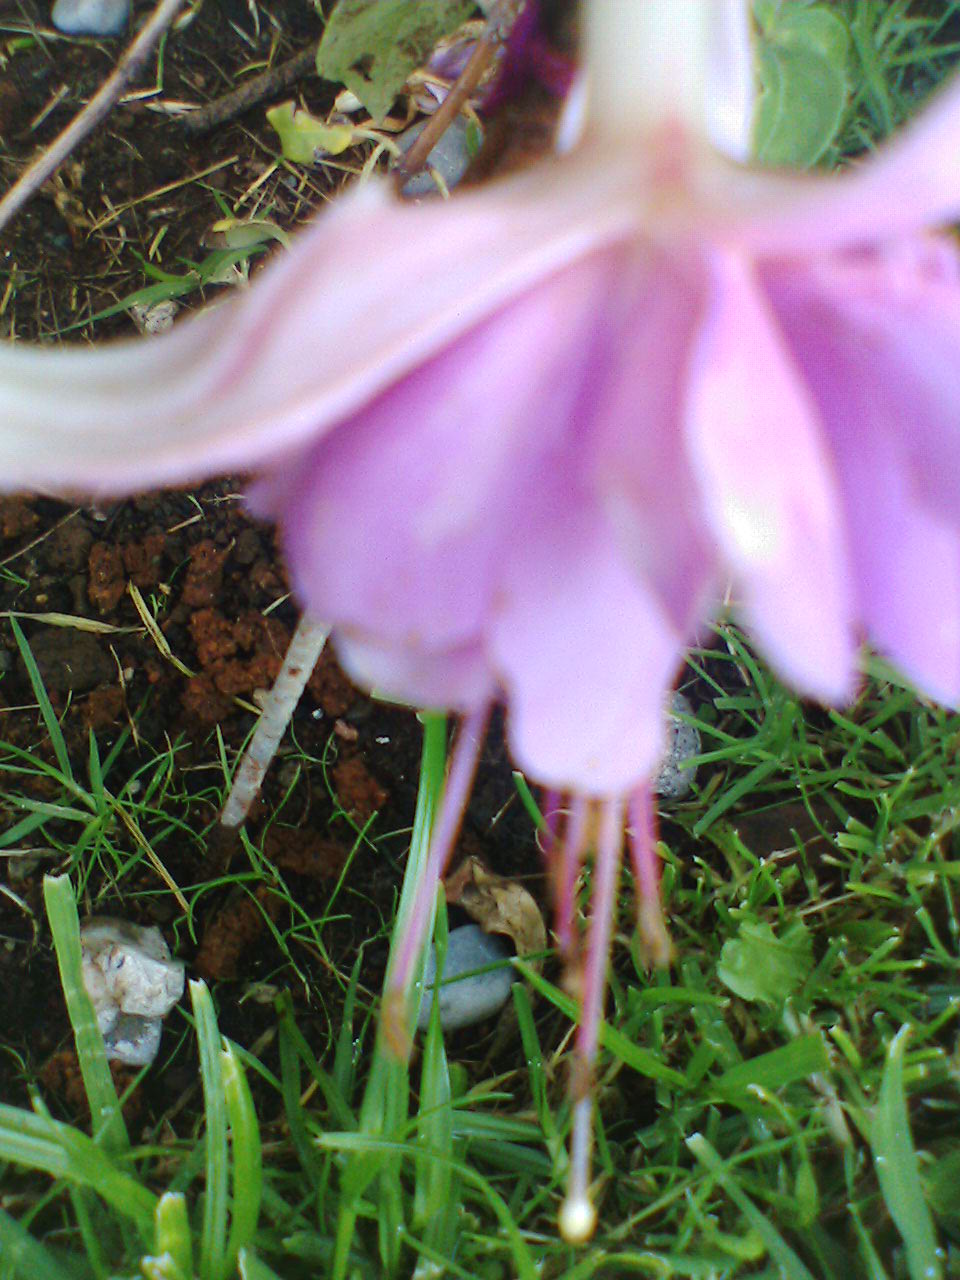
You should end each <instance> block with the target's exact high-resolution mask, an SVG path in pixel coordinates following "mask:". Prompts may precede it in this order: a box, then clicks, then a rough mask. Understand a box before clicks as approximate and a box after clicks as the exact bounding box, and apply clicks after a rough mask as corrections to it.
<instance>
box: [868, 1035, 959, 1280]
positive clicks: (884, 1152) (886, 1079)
mask: <svg viewBox="0 0 960 1280" xmlns="http://www.w3.org/2000/svg"><path fill="white" fill-rule="evenodd" d="M908 1034H909V1028H907V1027H901V1029H900V1030H899V1031H898V1032H897V1034H896V1035H895V1036H894V1037H893V1039H892V1040H891V1041H890V1048H889V1049H888V1050H887V1062H886V1066H885V1067H884V1069H883V1080H882V1081H881V1083H880V1095H879V1097H878V1098H877V1105H876V1107H875V1108H874V1113H873V1124H872V1126H871V1132H870V1146H871V1147H872V1148H873V1165H874V1168H875V1169H876V1172H877V1181H878V1182H879V1183H880V1190H881V1191H882V1192H883V1198H884V1200H885V1201H886V1204H887V1208H888V1209H889V1211H890V1217H891V1218H892V1219H893V1221H894V1223H895V1224H896V1227H897V1230H898V1231H899V1232H900V1234H901V1236H902V1237H903V1242H904V1244H905V1245H906V1247H907V1269H908V1270H909V1272H910V1277H911V1280H940V1277H942V1275H943V1266H942V1263H941V1260H940V1255H939V1253H938V1250H937V1234H936V1231H935V1230H934V1226H933V1216H932V1215H931V1213H930V1207H929V1205H928V1204H927V1201H926V1198H925V1197H924V1194H923V1186H922V1184H921V1182H920V1166H919V1163H918V1161H917V1153H916V1151H915V1149H914V1146H913V1139H912V1138H911V1136H910V1118H909V1116H908V1115H907V1097H906V1093H905V1092H904V1087H903V1055H904V1050H905V1048H906V1043H907V1036H908Z"/></svg>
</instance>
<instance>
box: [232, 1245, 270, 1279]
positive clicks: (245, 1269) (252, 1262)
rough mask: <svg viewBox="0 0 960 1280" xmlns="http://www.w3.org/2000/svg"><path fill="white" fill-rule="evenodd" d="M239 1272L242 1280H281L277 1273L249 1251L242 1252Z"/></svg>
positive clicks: (238, 1264) (238, 1267)
mask: <svg viewBox="0 0 960 1280" xmlns="http://www.w3.org/2000/svg"><path fill="white" fill-rule="evenodd" d="M237 1270H238V1271H239V1272H240V1280H280V1277H279V1276H278V1275H277V1273H276V1271H274V1270H273V1268H272V1267H268V1266H267V1264H266V1263H265V1262H261V1261H260V1259H259V1258H258V1257H257V1256H256V1254H255V1253H253V1252H251V1251H250V1250H249V1249H241V1250H240V1257H239V1258H238V1259H237Z"/></svg>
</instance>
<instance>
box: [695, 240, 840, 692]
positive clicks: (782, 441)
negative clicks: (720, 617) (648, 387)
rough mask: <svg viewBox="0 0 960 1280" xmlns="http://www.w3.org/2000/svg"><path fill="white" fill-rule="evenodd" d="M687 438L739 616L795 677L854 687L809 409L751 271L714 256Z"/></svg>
mask: <svg viewBox="0 0 960 1280" xmlns="http://www.w3.org/2000/svg"><path fill="white" fill-rule="evenodd" d="M685 435H686V440H687V446H688V449H689V451H690V458H691V463H692V465H693V468H694V470H695V472H696V474H697V477H698V480H699V482H700V489H701V495H702V501H703V506H704V510H705V513H706V515H707V517H708V519H709V520H710V522H711V525H712V527H713V531H714V534H715V536H716V538H717V541H718V543H719V545H720V547H721V549H722V551H723V552H724V554H725V556H726V558H727V561H728V563H729V564H730V566H731V568H732V570H733V573H734V578H735V585H736V588H737V591H738V594H739V596H740V598H741V600H742V608H743V613H744V615H745V617H746V619H747V621H748V622H749V625H750V626H751V628H752V629H753V630H754V631H755V632H756V634H757V636H758V638H759V640H760V642H761V644H762V646H763V647H764V648H765V649H766V651H767V655H768V657H769V658H770V659H771V661H772V662H773V663H774V665H775V666H776V667H777V668H778V669H779V670H780V672H781V674H782V675H783V676H784V677H785V678H786V679H787V680H789V681H790V682H791V683H793V684H795V685H797V686H799V687H800V688H801V689H803V690H804V691H805V692H807V693H810V694H813V695H814V696H816V697H819V698H823V699H826V700H828V701H833V700H842V699H844V698H846V697H848V696H849V695H850V693H851V691H852V678H853V661H854V647H853V643H852V638H851V622H852V619H851V614H850V606H851V602H850V589H849V584H848V572H847V564H846V548H845V546H844V538H843V521H842V516H841V511H840V506H839V502H838V491H837V485H836V479H835V477H834V475H833V474H832V470H831V463H830V459H829V456H828V455H827V453H826V451H825V449H824V447H823V442H822V440H821V438H820V423H819V421H818V417H817V412H816V406H815V404H814V402H813V400H812V398H811V396H810V394H809V392H808V391H807V388H806V386H805V385H804V382H803V379H802V377H801V376H800V373H799V370H798V369H797V368H795V367H794V365H793V363H792V361H791V358H790V354H789V352H788V351H787V349H786V347H785V346H784V343H783V340H782V337H781V335H780V333H779V331H778V329H777V325H776V320H775V317H774V315H773V314H772V313H771V311H770V310H769V307H768V305H767V303H766V302H765V300H764V298H763V297H762V295H761V294H760V292H759V291H758V289H757V287H756V284H755V282H754V280H753V278H752V276H751V273H750V271H749V269H748V268H747V267H746V266H745V265H744V264H743V263H742V262H741V261H740V260H739V259H737V258H735V257H733V256H732V255H730V256H718V257H717V258H716V260H715V261H714V263H713V266H712V289H711V298H710V302H709V305H708V307H707V310H706V313H705V316H704V321H703V325H702V330H701V333H700V336H699V339H698V342H697V346H696V349H695V351H694V353H693V357H692V360H691V367H690V381H689V394H688V400H687V404H686V423H685Z"/></svg>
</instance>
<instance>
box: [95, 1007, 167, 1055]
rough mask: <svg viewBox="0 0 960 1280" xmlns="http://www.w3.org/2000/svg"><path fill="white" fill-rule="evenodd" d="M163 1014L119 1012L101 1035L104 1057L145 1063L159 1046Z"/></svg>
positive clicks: (156, 1051)
mask: <svg viewBox="0 0 960 1280" xmlns="http://www.w3.org/2000/svg"><path fill="white" fill-rule="evenodd" d="M162 1031H163V1019H162V1018H145V1017H143V1016H142V1015H140V1014H137V1013H121V1014H120V1016H119V1017H118V1018H117V1020H116V1022H115V1023H114V1024H113V1026H112V1027H111V1028H110V1030H109V1031H105V1032H104V1035H103V1043H104V1046H105V1048H106V1050H107V1057H108V1058H111V1059H112V1060H113V1061H114V1062H122V1063H123V1064H124V1065H125V1066H127V1067H148V1066H149V1065H150V1063H151V1062H152V1061H153V1060H154V1058H155V1057H156V1056H157V1053H158V1051H159V1049H160V1035H161V1033H162Z"/></svg>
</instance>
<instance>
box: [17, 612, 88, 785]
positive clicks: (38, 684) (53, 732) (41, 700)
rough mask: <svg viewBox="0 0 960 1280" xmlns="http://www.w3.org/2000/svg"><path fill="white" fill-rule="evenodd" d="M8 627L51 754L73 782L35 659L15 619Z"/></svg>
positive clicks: (58, 722)
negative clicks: (47, 735)
mask: <svg viewBox="0 0 960 1280" xmlns="http://www.w3.org/2000/svg"><path fill="white" fill-rule="evenodd" d="M10 627H11V629H12V631H13V638H14V639H15V640H16V642H17V648H18V649H19V650H20V657H21V658H22V659H23V665H24V666H25V667H26V669H27V676H28V678H29V680H30V685H31V687H32V689H33V696H34V697H35V698H36V700H37V703H38V705H39V707H40V714H41V716H43V723H44V724H45V725H46V726H47V733H48V734H49V735H50V745H51V746H52V747H53V754H54V755H55V756H56V757H57V764H58V765H59V766H60V771H61V773H62V774H63V776H64V777H65V778H69V780H70V781H71V782H73V781H74V777H73V769H72V768H71V766H70V755H69V752H68V751H67V744H66V742H65V741H64V737H63V730H62V729H61V728H60V721H59V720H58V719H57V715H56V712H55V711H54V709H53V704H52V703H51V701H50V697H49V695H48V693H47V690H46V687H45V686H44V683H43V676H41V674H40V668H39V667H38V666H37V663H36V659H35V658H34V656H33V654H32V653H31V652H30V646H29V645H28V644H27V638H26V636H25V635H24V634H23V632H22V631H21V630H20V624H19V623H18V622H17V620H16V618H11V619H10Z"/></svg>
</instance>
